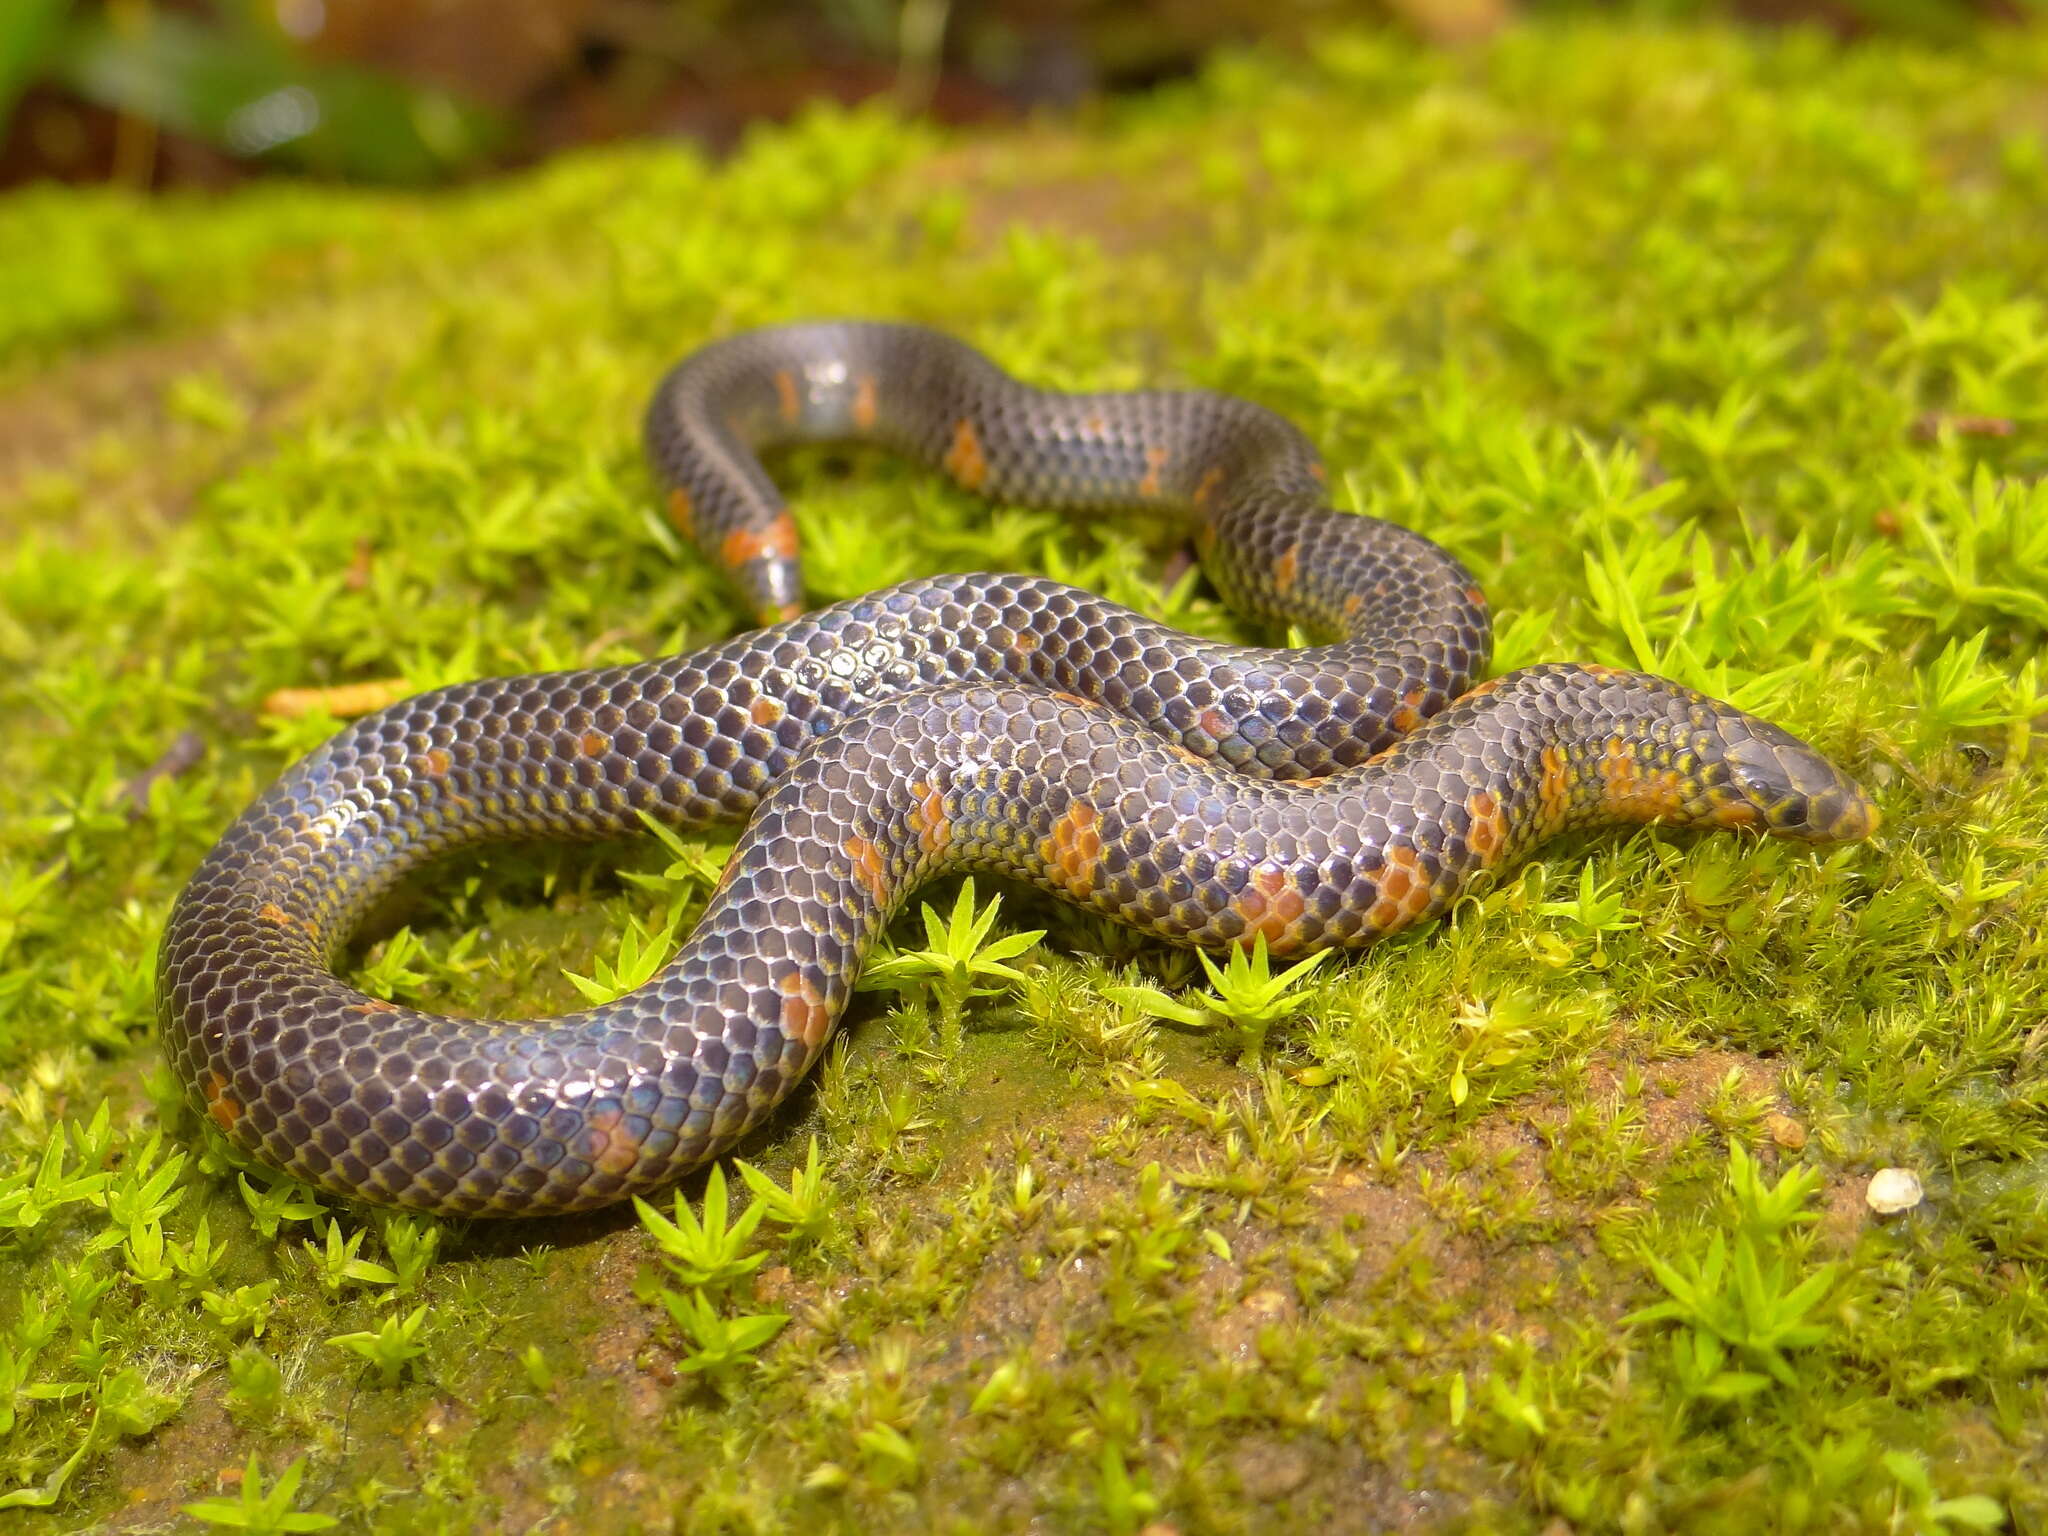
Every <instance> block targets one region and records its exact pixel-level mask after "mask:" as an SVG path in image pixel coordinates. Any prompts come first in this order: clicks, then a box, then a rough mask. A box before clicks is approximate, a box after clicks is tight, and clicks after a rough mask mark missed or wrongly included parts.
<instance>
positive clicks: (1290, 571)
mask: <svg viewBox="0 0 2048 1536" xmlns="http://www.w3.org/2000/svg"><path fill="white" fill-rule="evenodd" d="M1299 580H1301V546H1300V545H1299V544H1290V545H1288V546H1287V548H1285V549H1284V550H1282V551H1281V552H1280V558H1279V559H1278V560H1275V561H1274V562H1273V586H1274V589H1275V590H1276V591H1278V592H1279V593H1280V595H1281V596H1282V597H1285V596H1286V595H1287V594H1288V593H1289V592H1292V591H1293V590H1294V584H1295V583H1296V582H1297V581H1299Z"/></svg>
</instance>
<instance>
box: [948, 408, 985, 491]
mask: <svg viewBox="0 0 2048 1536" xmlns="http://www.w3.org/2000/svg"><path fill="white" fill-rule="evenodd" d="M942 462H943V464H944V465H945V469H946V473H947V474H949V475H951V476H952V477H953V478H954V479H955V480H957V481H959V482H960V484H962V485H963V486H965V487H966V488H967V489H968V490H970V491H978V490H980V489H981V483H982V481H984V480H986V479H987V478H988V459H987V458H986V457H985V456H984V455H983V454H982V451H981V438H980V437H979V436H977V435H976V434H975V430H974V423H973V422H971V421H969V420H968V419H967V418H966V417H965V416H962V417H961V418H960V419H959V420H958V421H956V422H954V423H953V446H952V447H950V448H948V449H947V450H946V457H945V458H944V460H943V461H942Z"/></svg>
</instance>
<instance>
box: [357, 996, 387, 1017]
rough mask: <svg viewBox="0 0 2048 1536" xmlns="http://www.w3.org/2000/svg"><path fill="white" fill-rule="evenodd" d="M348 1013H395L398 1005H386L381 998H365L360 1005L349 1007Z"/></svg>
mask: <svg viewBox="0 0 2048 1536" xmlns="http://www.w3.org/2000/svg"><path fill="white" fill-rule="evenodd" d="M349 1012H350V1013H396V1012H398V1004H396V1003H387V1002H386V1001H385V1000H384V999H383V998H381V997H366V998H364V999H363V1000H362V1001H361V1002H360V1003H352V1004H350V1006H349Z"/></svg>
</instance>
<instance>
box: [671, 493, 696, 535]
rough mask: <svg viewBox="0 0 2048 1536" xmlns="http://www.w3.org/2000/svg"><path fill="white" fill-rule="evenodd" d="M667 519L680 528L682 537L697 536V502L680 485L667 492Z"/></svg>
mask: <svg viewBox="0 0 2048 1536" xmlns="http://www.w3.org/2000/svg"><path fill="white" fill-rule="evenodd" d="M668 520H669V521H670V522H672V523H674V524H675V525H676V527H677V528H679V529H681V530H682V534H683V537H684V538H686V539H694V538H695V537H696V536H697V504H696V503H695V502H693V501H691V500H690V493H689V492H688V491H686V490H684V489H683V488H682V487H681V486H680V485H679V486H677V487H676V488H675V489H674V490H672V491H670V492H669V493H668Z"/></svg>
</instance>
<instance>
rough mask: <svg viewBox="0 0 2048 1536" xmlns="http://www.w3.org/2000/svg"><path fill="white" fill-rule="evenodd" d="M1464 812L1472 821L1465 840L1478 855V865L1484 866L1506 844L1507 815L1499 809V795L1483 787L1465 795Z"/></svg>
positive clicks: (1493, 858)
mask: <svg viewBox="0 0 2048 1536" xmlns="http://www.w3.org/2000/svg"><path fill="white" fill-rule="evenodd" d="M1465 814H1466V815H1467V816H1468V817H1470V818H1471V821H1472V825H1471V829H1470V830H1469V831H1467V832H1466V834H1465V840H1466V842H1468V843H1470V844H1471V845H1472V851H1473V853H1475V854H1476V855H1478V857H1479V863H1480V866H1481V867H1482V868H1484V867H1485V866H1487V865H1490V864H1492V863H1493V861H1494V860H1495V859H1497V858H1499V857H1500V852H1501V849H1503V848H1505V847H1506V846H1507V841H1508V819H1507V815H1506V813H1504V812H1503V811H1502V810H1501V804H1500V797H1499V796H1498V795H1495V794H1491V793H1489V792H1488V791H1486V790H1483V789H1481V790H1475V791H1473V792H1472V793H1471V794H1469V795H1467V796H1466V797H1465Z"/></svg>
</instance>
